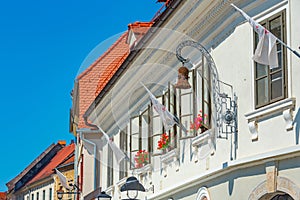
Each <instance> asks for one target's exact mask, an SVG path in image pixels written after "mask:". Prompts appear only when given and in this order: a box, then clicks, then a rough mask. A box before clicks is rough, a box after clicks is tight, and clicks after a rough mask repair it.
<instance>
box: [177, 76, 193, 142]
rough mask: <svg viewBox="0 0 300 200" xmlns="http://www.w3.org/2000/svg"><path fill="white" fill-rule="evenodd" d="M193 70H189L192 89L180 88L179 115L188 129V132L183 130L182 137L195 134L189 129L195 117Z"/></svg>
mask: <svg viewBox="0 0 300 200" xmlns="http://www.w3.org/2000/svg"><path fill="white" fill-rule="evenodd" d="M193 75H194V74H193V71H190V72H189V77H190V78H189V83H190V85H191V88H190V89H178V90H177V91H178V97H179V105H178V106H179V115H180V116H179V117H180V122H181V124H182V125H183V126H184V127H185V128H186V129H187V132H185V131H183V130H181V138H186V137H191V136H194V133H193V132H192V131H190V130H189V127H190V123H191V122H193V118H194V116H193V115H194V114H193V112H194V84H193V77H194V76H193Z"/></svg>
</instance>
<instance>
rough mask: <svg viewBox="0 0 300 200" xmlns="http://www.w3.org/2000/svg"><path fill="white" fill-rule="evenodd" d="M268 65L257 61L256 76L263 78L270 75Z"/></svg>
mask: <svg viewBox="0 0 300 200" xmlns="http://www.w3.org/2000/svg"><path fill="white" fill-rule="evenodd" d="M268 68H269V67H268V66H266V65H262V64H259V63H257V64H256V78H261V77H263V76H267V75H268Z"/></svg>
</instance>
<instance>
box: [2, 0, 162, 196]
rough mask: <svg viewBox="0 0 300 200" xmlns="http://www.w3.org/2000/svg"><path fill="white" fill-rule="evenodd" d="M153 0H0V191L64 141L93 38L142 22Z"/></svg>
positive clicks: (150, 13)
mask: <svg viewBox="0 0 300 200" xmlns="http://www.w3.org/2000/svg"><path fill="white" fill-rule="evenodd" d="M161 6H162V4H160V3H156V1H155V0H144V1H139V0H130V1H120V0H115V1H103V0H88V1H84V0H63V1H61V0H60V1H59V0H51V1H50V0H43V1H41V0H35V1H33V0H28V1H22V0H15V1H1V2H0V66H1V78H0V91H1V98H0V106H1V107H0V110H1V114H0V125H1V133H0V134H1V137H2V138H1V141H2V143H1V145H0V152H1V165H0V191H6V190H7V188H6V185H5V184H6V183H7V182H8V181H10V180H11V179H12V178H14V177H15V176H17V175H18V174H19V173H20V172H21V171H22V170H23V169H25V167H26V166H28V165H29V164H30V163H31V162H32V161H33V160H34V159H35V158H36V157H37V156H39V155H40V154H41V153H42V152H43V151H44V150H45V149H46V148H47V147H48V146H50V145H51V144H52V143H56V142H57V141H58V140H66V141H67V143H70V141H71V139H74V138H73V136H72V134H70V133H69V131H68V130H69V109H70V107H71V97H70V92H71V90H72V87H73V81H74V78H75V77H76V75H77V73H78V71H79V69H80V66H81V65H82V62H83V61H84V60H85V58H86V57H87V55H88V54H89V53H90V52H91V51H92V50H93V49H94V48H95V47H96V46H97V45H99V44H100V43H102V42H103V41H106V40H107V39H108V38H111V37H112V36H114V35H116V34H120V33H121V32H123V31H125V30H127V25H128V24H129V23H132V22H135V21H150V20H151V19H152V17H153V16H154V15H155V13H156V12H157V11H158V10H159V8H160V7H161Z"/></svg>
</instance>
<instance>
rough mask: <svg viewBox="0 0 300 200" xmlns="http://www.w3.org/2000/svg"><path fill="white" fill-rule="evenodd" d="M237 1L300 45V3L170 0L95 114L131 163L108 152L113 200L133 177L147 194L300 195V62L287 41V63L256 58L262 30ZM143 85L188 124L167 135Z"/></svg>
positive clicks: (103, 169)
mask: <svg viewBox="0 0 300 200" xmlns="http://www.w3.org/2000/svg"><path fill="white" fill-rule="evenodd" d="M231 3H234V4H235V5H236V6H238V7H239V8H241V9H243V10H244V11H245V12H247V13H248V14H249V15H250V16H253V18H254V19H255V20H256V21H258V22H260V23H261V24H262V25H263V26H265V27H266V28H267V29H268V30H270V31H271V32H272V33H273V34H274V35H276V36H277V37H278V38H280V39H281V40H282V41H283V42H285V43H286V44H287V45H288V46H291V47H293V48H298V46H299V44H300V38H299V37H298V35H299V34H300V25H299V23H298V19H299V17H300V13H299V12H298V11H299V10H300V2H299V1H295V0H290V1H289V0H267V1H261V0H257V1H253V0H235V1H230V0H228V1H223V0H216V1H209V0H204V1H198V0H187V1H179V0H173V1H169V2H168V4H167V7H166V9H165V10H164V12H163V13H162V14H161V15H160V16H158V17H157V18H156V19H155V20H154V21H153V25H152V28H151V30H150V31H148V32H147V33H146V34H145V35H144V36H143V37H142V38H141V40H140V41H139V42H138V43H134V47H132V48H131V49H132V50H131V51H130V53H129V55H128V56H127V58H126V59H125V60H124V61H123V62H122V65H121V66H120V67H119V68H118V70H117V72H116V73H115V74H114V76H113V77H112V78H111V79H110V80H109V81H108V83H107V84H105V86H104V88H103V89H102V90H101V91H99V93H98V95H97V98H96V99H95V101H94V102H93V103H92V106H90V108H89V109H87V112H86V113H85V116H87V119H88V120H90V123H91V124H94V125H97V126H99V127H101V128H102V129H103V130H104V131H105V132H107V133H108V134H109V136H110V137H111V138H112V139H113V141H114V142H115V144H117V145H118V146H119V147H120V148H121V149H122V150H123V151H124V152H126V153H127V155H128V158H129V160H130V162H126V161H124V160H123V161H121V162H120V163H117V162H116V160H115V159H112V158H113V157H114V154H113V151H112V150H111V149H110V148H109V145H106V146H104V147H103V149H102V151H101V156H99V159H100V162H101V163H103V164H101V165H100V166H99V168H98V170H99V174H100V176H99V177H100V180H99V182H100V185H101V187H102V189H104V190H105V191H106V192H107V193H108V194H110V195H112V196H113V199H121V198H122V199H123V198H125V194H122V193H121V192H120V187H121V186H122V184H124V183H125V180H126V178H127V177H128V176H130V175H131V174H133V175H135V176H136V177H137V178H138V179H139V180H140V181H141V183H142V184H143V185H144V186H145V188H146V189H147V191H146V192H145V193H143V194H142V196H140V198H141V199H153V200H154V199H155V200H158V199H172V198H173V199H184V200H192V199H193V200H214V199H228V200H230V199H232V200H236V199H259V200H264V199H268V200H269V199H270V200H276V199H287V200H290V199H294V200H297V199H300V164H299V163H300V162H299V161H300V146H299V125H298V124H299V123H300V118H299V116H300V114H299V103H298V101H297V100H299V98H300V85H299V83H298V81H297V77H298V75H299V74H300V59H299V58H298V57H297V56H295V55H294V54H293V53H292V52H291V51H289V50H287V49H286V48H285V47H284V46H282V45H281V44H280V43H277V44H276V45H277V55H278V59H279V67H278V68H275V69H270V68H269V66H264V65H261V64H258V63H256V62H254V61H253V60H252V59H251V57H252V54H253V52H254V50H255V48H256V46H257V42H258V38H257V35H256V34H255V33H254V31H253V29H252V27H251V26H250V25H249V23H248V22H246V21H245V19H244V18H243V16H242V15H241V14H240V13H239V12H237V11H236V10H235V9H234V8H233V7H232V6H231V5H230V4H231ZM132 44H133V43H132ZM199 44H201V45H202V46H201V45H199ZM206 50H208V51H206ZM176 51H177V52H176ZM208 52H209V53H208ZM178 58H179V59H181V58H189V59H190V62H189V63H187V64H186V66H187V67H188V69H189V74H188V75H189V83H190V85H191V89H178V88H176V87H175V86H176V82H177V80H176V78H177V75H178V74H177V69H178V68H179V67H180V66H181V64H180V62H179V60H178ZM141 83H142V84H144V85H145V86H146V87H147V88H148V89H149V90H150V91H151V92H152V93H153V95H154V96H156V98H157V100H158V101H159V102H161V103H162V104H163V105H165V108H166V109H167V110H169V111H170V112H171V113H173V114H174V115H175V116H177V117H178V119H179V122H180V126H177V125H174V126H173V127H172V128H171V129H170V130H169V131H166V127H164V126H163V123H162V121H161V118H160V116H159V115H158V114H157V112H156V111H155V108H154V107H153V104H152V103H151V101H150V99H149V94H148V93H147V91H146V90H145V88H144V87H143V85H142V84H141ZM198 122H200V123H201V126H197V124H198ZM185 128H186V129H187V131H185ZM163 133H166V135H168V138H169V139H170V142H169V148H167V151H166V150H161V149H159V146H158V141H159V140H161V135H162V134H163ZM143 151H144V152H148V153H149V160H147V162H142V161H139V160H138V159H136V158H137V157H136V156H137V155H139V156H141V152H143ZM84 167H86V168H89V167H91V166H84Z"/></svg>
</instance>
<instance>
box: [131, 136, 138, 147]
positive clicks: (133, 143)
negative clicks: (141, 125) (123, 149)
mask: <svg viewBox="0 0 300 200" xmlns="http://www.w3.org/2000/svg"><path fill="white" fill-rule="evenodd" d="M137 150H139V135H138V134H134V135H131V151H137Z"/></svg>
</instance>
